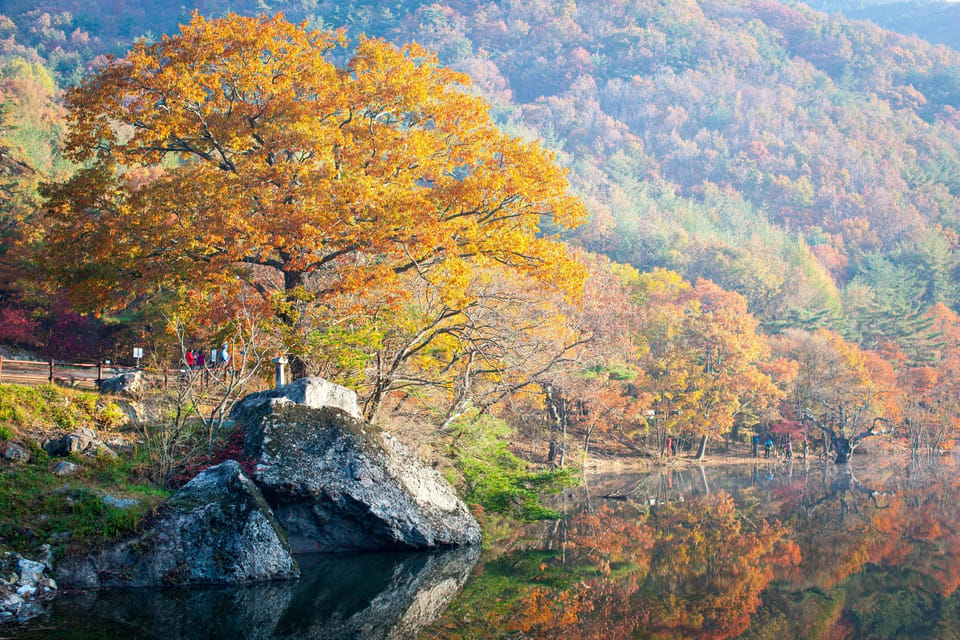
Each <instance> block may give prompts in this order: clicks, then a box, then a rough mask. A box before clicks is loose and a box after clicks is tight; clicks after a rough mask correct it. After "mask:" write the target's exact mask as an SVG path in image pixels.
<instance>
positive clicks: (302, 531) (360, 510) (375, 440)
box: [234, 379, 480, 552]
mask: <svg viewBox="0 0 960 640" xmlns="http://www.w3.org/2000/svg"><path fill="white" fill-rule="evenodd" d="M316 380H317V379H308V380H307V381H299V380H298V381H297V382H296V383H294V384H295V385H297V384H299V385H303V386H304V387H306V388H309V387H311V386H313V385H315V384H318V383H317V382H316ZM323 384H324V385H329V383H326V382H325V381H323ZM291 386H292V385H287V386H286V387H282V388H281V389H279V390H278V391H276V392H273V393H274V394H275V395H272V396H270V397H269V398H267V399H264V400H262V401H260V402H258V403H253V402H247V401H244V402H243V403H242V404H241V408H240V409H239V410H238V411H237V412H235V413H234V417H235V418H236V419H238V420H240V421H243V422H244V423H245V424H246V427H247V437H246V440H245V443H244V449H245V453H246V454H247V455H249V456H251V457H253V458H254V459H255V460H256V461H257V462H256V466H255V470H254V473H253V479H254V480H255V481H256V483H257V484H258V486H259V487H260V489H261V490H262V491H263V493H264V496H265V497H266V498H267V500H268V501H269V502H270V504H271V506H272V507H273V510H274V513H275V514H276V516H277V519H278V520H279V521H280V524H281V525H282V526H283V528H284V530H285V531H286V532H287V536H288V537H289V539H290V543H291V546H292V548H293V549H294V551H298V552H316V551H346V550H365V549H426V548H434V547H442V546H450V545H474V544H479V542H480V527H479V525H478V524H477V522H476V520H475V519H474V518H473V516H472V515H471V514H470V512H469V511H468V510H467V507H466V505H465V504H464V503H463V502H462V501H461V500H460V499H459V498H458V497H457V495H456V494H455V493H454V491H453V488H452V487H451V486H450V485H449V484H448V483H447V482H446V481H445V480H444V479H443V478H442V476H440V474H439V473H438V472H437V471H436V470H434V469H431V468H429V467H426V466H425V465H423V464H422V463H421V462H420V461H419V460H417V459H416V458H415V457H414V456H413V455H412V454H411V453H410V451H409V450H407V448H406V447H404V446H403V445H402V444H401V443H400V442H399V441H398V440H397V439H396V438H394V437H393V436H391V435H390V434H388V433H385V432H382V431H379V430H377V429H376V428H375V427H373V426H372V425H370V424H368V423H365V422H363V421H361V420H359V419H358V412H351V413H348V412H346V411H343V410H342V409H339V408H333V407H323V408H315V407H309V406H304V405H302V404H296V399H297V398H298V397H299V391H297V392H295V393H291V394H287V393H286V392H287V390H288V388H290V387H291ZM341 395H342V394H341Z"/></svg>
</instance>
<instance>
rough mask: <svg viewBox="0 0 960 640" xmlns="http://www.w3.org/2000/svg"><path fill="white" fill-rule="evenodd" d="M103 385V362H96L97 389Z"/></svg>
mask: <svg viewBox="0 0 960 640" xmlns="http://www.w3.org/2000/svg"><path fill="white" fill-rule="evenodd" d="M102 385H103V360H97V389H99V388H100V387H101V386H102Z"/></svg>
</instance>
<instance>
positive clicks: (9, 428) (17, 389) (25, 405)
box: [0, 384, 126, 440]
mask: <svg viewBox="0 0 960 640" xmlns="http://www.w3.org/2000/svg"><path fill="white" fill-rule="evenodd" d="M125 419H126V417H125V415H124V413H123V411H122V410H121V409H120V407H118V406H117V404H116V403H114V402H110V401H106V400H104V399H103V398H102V397H101V396H100V395H99V394H98V393H94V392H91V391H76V390H74V389H64V388H61V387H57V386H55V385H41V386H38V387H28V386H24V385H18V384H0V440H10V439H13V438H15V437H17V435H19V434H20V432H22V431H25V430H27V431H29V430H35V429H58V430H62V431H72V430H76V429H80V428H83V427H87V428H90V429H115V428H117V427H119V426H120V425H121V424H123V422H124V421H125Z"/></svg>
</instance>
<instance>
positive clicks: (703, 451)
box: [697, 434, 710, 460]
mask: <svg viewBox="0 0 960 640" xmlns="http://www.w3.org/2000/svg"><path fill="white" fill-rule="evenodd" d="M709 437H710V436H708V435H706V434H705V435H704V436H703V437H701V438H700V448H699V449H697V460H703V458H704V457H705V456H706V455H707V438H709Z"/></svg>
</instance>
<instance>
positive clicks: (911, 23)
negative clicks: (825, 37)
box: [807, 0, 960, 49]
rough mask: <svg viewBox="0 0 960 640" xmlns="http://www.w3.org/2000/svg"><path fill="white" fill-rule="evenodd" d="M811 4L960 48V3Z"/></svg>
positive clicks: (819, 0) (881, 0) (827, 0)
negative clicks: (958, 29) (958, 25)
mask: <svg viewBox="0 0 960 640" xmlns="http://www.w3.org/2000/svg"><path fill="white" fill-rule="evenodd" d="M807 4H809V5H810V6H811V7H813V8H814V9H817V10H818V11H824V12H827V13H841V14H843V15H845V16H847V17H848V18H854V19H858V20H870V21H872V22H875V23H877V24H878V25H880V26H881V27H883V28H885V29H891V30H893V31H897V32H899V33H908V34H912V35H917V36H920V37H921V38H923V39H924V40H929V41H930V42H932V43H934V44H945V45H947V46H948V47H950V48H951V49H960V32H958V31H957V24H958V23H960V4H957V2H955V1H954V0H907V1H905V2H902V1H900V0H867V1H861V2H847V1H846V0H811V1H810V2H808V3H807Z"/></svg>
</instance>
